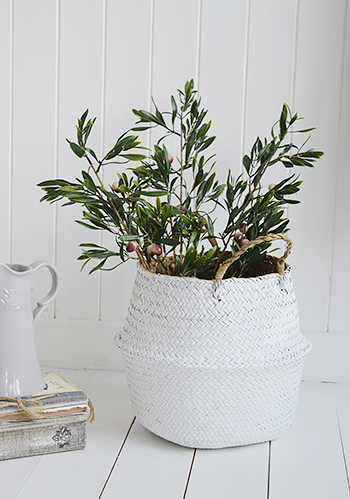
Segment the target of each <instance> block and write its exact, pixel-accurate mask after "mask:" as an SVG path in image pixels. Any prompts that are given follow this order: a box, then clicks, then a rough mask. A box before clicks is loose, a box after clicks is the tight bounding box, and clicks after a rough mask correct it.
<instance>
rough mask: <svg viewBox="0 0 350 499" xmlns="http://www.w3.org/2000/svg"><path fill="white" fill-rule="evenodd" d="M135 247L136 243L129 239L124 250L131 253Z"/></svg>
mask: <svg viewBox="0 0 350 499" xmlns="http://www.w3.org/2000/svg"><path fill="white" fill-rule="evenodd" d="M136 248H137V243H136V242H135V241H129V242H128V244H127V245H126V251H127V252H128V253H132V252H133V251H135V250H136Z"/></svg>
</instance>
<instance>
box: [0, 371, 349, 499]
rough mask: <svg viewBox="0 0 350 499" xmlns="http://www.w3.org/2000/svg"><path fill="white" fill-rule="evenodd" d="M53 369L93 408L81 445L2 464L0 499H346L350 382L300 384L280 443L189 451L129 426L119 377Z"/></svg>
mask: <svg viewBox="0 0 350 499" xmlns="http://www.w3.org/2000/svg"><path fill="white" fill-rule="evenodd" d="M47 370H49V368H48V369H47ZM56 371H58V372H60V373H61V374H63V376H65V377H66V378H68V379H70V380H71V381H72V382H73V383H75V384H77V385H78V386H80V387H81V388H84V389H85V390H86V392H87V393H88V395H89V396H90V398H91V400H92V402H93V404H94V407H95V412H96V421H95V422H94V423H92V424H89V425H88V428H87V431H88V442H87V446H86V449H85V450H83V451H73V452H65V453H61V454H51V455H46V456H41V457H31V458H22V459H14V460H8V461H2V462H0V498H1V499H14V498H16V499H47V498H50V499H56V498H57V499H80V498H81V499H99V498H102V499H184V498H185V499H348V498H349V497H350V492H349V490H350V485H349V476H348V468H347V462H349V463H350V384H347V383H326V382H323V383H316V382H307V381H305V382H303V383H302V385H301V389H300V396H299V405H298V410H297V415H296V418H295V421H294V424H293V426H292V428H291V429H290V430H289V431H288V432H287V433H286V435H285V436H283V437H282V438H280V439H279V440H277V441H274V442H272V443H264V444H258V445H252V446H247V447H237V448H232V449H223V450H198V451H195V450H193V449H186V448H182V447H180V446H177V445H174V444H171V443H169V442H166V441H164V440H163V439H161V438H158V437H156V436H155V435H153V434H151V433H150V432H148V431H147V430H145V429H144V428H143V427H141V426H140V424H139V423H138V422H137V421H135V419H134V415H133V412H132V409H131V406H130V402H129V396H128V390H127V384H126V379H125V375H124V374H123V373H121V372H116V371H91V370H90V371H88V370H79V371H73V370H67V369H56Z"/></svg>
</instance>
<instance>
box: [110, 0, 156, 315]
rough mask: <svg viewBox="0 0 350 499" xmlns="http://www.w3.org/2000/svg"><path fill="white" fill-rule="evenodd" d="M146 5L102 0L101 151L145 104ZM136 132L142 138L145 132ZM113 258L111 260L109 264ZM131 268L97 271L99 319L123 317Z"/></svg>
mask: <svg viewBox="0 0 350 499" xmlns="http://www.w3.org/2000/svg"><path fill="white" fill-rule="evenodd" d="M151 7H152V4H151V1H150V0H147V1H145V0H132V1H129V2H123V3H121V4H119V2H114V1H109V2H108V4H107V39H106V95H105V140H104V143H105V151H107V150H109V149H110V148H111V147H112V146H113V145H114V143H115V141H116V139H117V138H118V137H119V136H120V135H121V134H122V133H123V132H125V131H126V130H127V129H128V128H129V127H131V126H132V125H133V124H134V122H135V121H136V116H134V114H133V113H132V111H131V110H132V108H136V109H137V108H140V109H147V108H148V102H149V72H150V65H149V61H150V44H151ZM126 20H130V21H131V20H132V22H131V23H129V22H126ZM141 137H142V140H143V141H147V135H146V134H144V135H143V136H141ZM141 137H140V138H141ZM146 143H147V142H145V145H146ZM128 166H130V165H126V166H121V165H120V166H118V165H111V166H110V167H108V168H106V169H105V172H104V181H105V182H106V184H108V183H113V182H114V181H115V180H117V174H116V172H117V171H119V173H120V172H121V171H123V170H124V168H126V167H128ZM108 236H110V235H109V234H104V235H103V238H102V240H103V244H104V245H105V246H107V247H109V248H111V249H114V245H115V243H114V238H113V236H112V237H108ZM116 263H117V262H116V261H113V260H112V259H111V260H110V266H113V265H115V264H116ZM135 271H136V263H135V262H134V261H129V262H127V263H126V264H123V265H121V266H120V267H118V269H116V270H115V271H113V272H103V273H102V276H101V277H102V290H101V318H102V319H104V320H115V321H123V320H124V317H125V314H126V310H127V307H128V304H129V300H130V295H131V289H132V285H133V281H134V275H135Z"/></svg>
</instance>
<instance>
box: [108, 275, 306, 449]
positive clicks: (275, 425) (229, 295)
mask: <svg viewBox="0 0 350 499" xmlns="http://www.w3.org/2000/svg"><path fill="white" fill-rule="evenodd" d="M116 344H117V345H118V346H119V348H120V349H121V350H122V353H123V356H124V361H125V366H126V373H127V377H128V383H129V389H130V396H131V400H132V404H133V408H134V411H135V414H136V417H137V418H138V420H139V421H140V423H141V424H142V425H143V426H145V427H146V428H148V429H149V430H150V431H152V432H153V433H155V434H157V435H159V436H161V437H163V438H165V439H167V440H170V441H172V442H175V443H178V444H180V445H184V446H187V447H196V448H220V447H231V446H238V445H246V444H252V443H258V442H263V441H267V440H272V439H275V438H278V437H279V436H281V435H282V434H283V433H284V432H285V431H286V429H287V428H288V427H289V426H290V424H291V422H292V420H293V417H294V413H295V409H296V404H297V396H298V388H299V384H300V380H301V374H302V368H303V364H304V360H305V357H306V355H307V353H308V352H309V350H310V349H311V345H310V343H309V341H308V340H307V339H306V338H305V337H304V336H302V335H301V333H300V328H299V316H298V308H297V303H296V300H295V295H294V290H293V282H292V277H291V270H290V268H288V269H287V271H286V273H285V274H284V275H283V276H281V275H278V274H268V275H264V276H261V277H253V278H246V279H245V278H239V279H237V278H230V279H225V280H223V281H221V282H216V281H205V280H200V279H195V278H182V277H174V276H168V275H158V274H151V273H150V272H148V271H146V270H143V269H142V268H140V267H139V268H138V271H137V276H136V280H135V284H134V288H133V293H132V297H131V301H130V306H129V310H128V314H127V318H126V321H125V325H124V328H123V330H122V331H121V332H120V333H118V334H117V336H116Z"/></svg>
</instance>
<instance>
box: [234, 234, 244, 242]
mask: <svg viewBox="0 0 350 499" xmlns="http://www.w3.org/2000/svg"><path fill="white" fill-rule="evenodd" d="M243 239H244V236H243V234H242V233H241V232H237V234H235V237H234V240H235V241H236V243H240V242H241V241H243Z"/></svg>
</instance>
